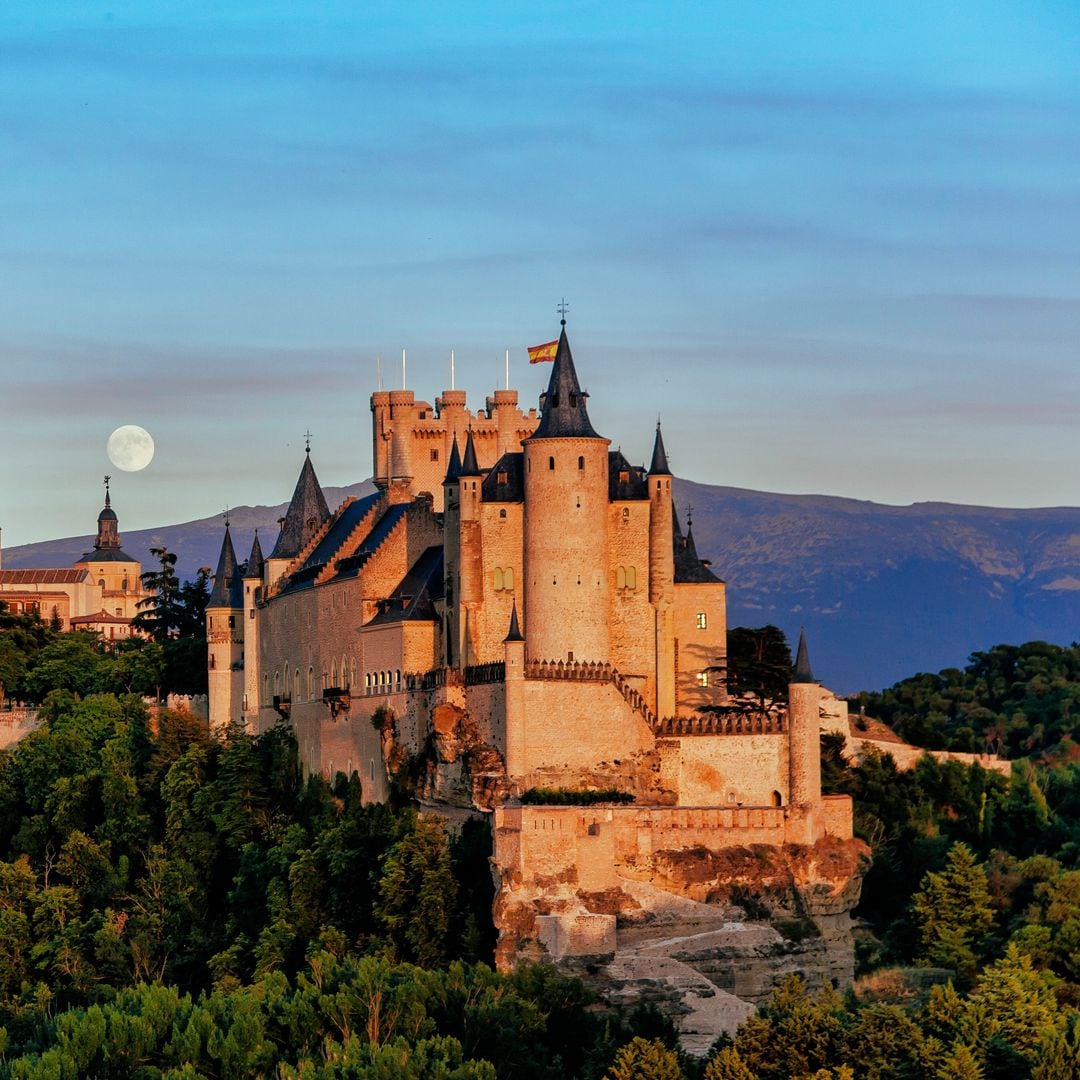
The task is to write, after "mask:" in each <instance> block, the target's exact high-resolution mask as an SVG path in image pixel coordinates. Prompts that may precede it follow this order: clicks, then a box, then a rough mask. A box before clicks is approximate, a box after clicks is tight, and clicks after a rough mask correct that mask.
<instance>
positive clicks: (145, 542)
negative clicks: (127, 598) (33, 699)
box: [4, 479, 1080, 692]
mask: <svg viewBox="0 0 1080 1080" xmlns="http://www.w3.org/2000/svg"><path fill="white" fill-rule="evenodd" d="M373 490H374V485H373V484H372V482H371V481H370V480H368V481H363V482H361V483H358V484H352V485H349V486H347V487H333V488H330V487H328V488H326V489H325V491H326V497H327V502H328V503H329V504H330V506H331V507H336V506H337V505H339V504H340V503H341V501H342V500H343V499H344V498H346V497H347V496H349V495H354V496H362V495H365V494H368V493H370V492H371V491H373ZM674 493H675V500H676V504H677V506H678V507H679V513H680V516H681V517H682V518H683V520H685V517H686V508H687V507H688V506H691V505H692V506H693V529H694V537H695V541H696V544H697V548H698V551H699V553H700V554H701V555H702V556H704V557H706V558H708V559H710V560H711V562H712V568H713V570H714V571H715V572H716V573H717V574H718V575H719V576H720V577H722V578H724V579H725V580H726V581H727V582H728V622H729V625H732V626H736V625H762V624H764V623H767V622H772V623H775V624H777V625H778V626H781V627H782V628H783V629H784V630H785V631H786V632H787V634H788V636H789V639H791V640H794V638H795V637H796V636H797V634H798V631H799V627H800V626H802V625H805V626H806V629H807V636H808V639H809V642H810V648H811V655H812V658H813V661H814V670H815V672H817V673H818V674H819V675H820V676H821V677H822V678H824V680H825V681H826V683H828V684H829V685H830V686H832V687H833V688H835V689H837V690H840V691H842V692H852V691H855V690H859V689H868V688H879V687H882V686H885V685H889V684H891V683H893V682H896V681H898V680H899V679H901V678H904V677H906V676H908V675H912V674H915V673H916V672H917V671H937V670H939V669H941V668H944V667H950V666H959V665H962V664H963V663H964V662H965V661H966V660H967V657H968V655H969V654H970V653H971V652H972V651H975V650H981V649H985V648H989V647H991V646H993V645H996V644H999V643H1001V642H1010V643H1017V644H1018V643H1021V642H1023V641H1028V640H1033V639H1045V640H1048V641H1055V642H1058V643H1060V644H1069V643H1070V642H1072V641H1073V640H1074V639H1075V638H1076V637H1077V636H1078V635H1077V627H1078V626H1080V508H1077V507H1031V508H1003V507H985V506H977V505H968V504H959V503H943V502H936V501H935V502H919V503H911V504H909V505H907V506H896V505H891V504H884V503H875V502H872V501H870V500H863V499H852V498H849V497H846V496H837V495H817V494H802V495H792V494H784V493H778V492H760V491H754V490H752V489H749V488H734V487H724V486H719V485H711V484H701V483H696V482H693V481H689V480H678V479H677V480H676V481H675V487H674ZM286 505H287V504H286V503H279V504H277V505H274V506H253V507H252V506H241V507H236V508H234V509H233V510H231V511H230V520H231V523H232V534H233V540H234V543H235V545H236V550H237V554H238V556H239V557H240V558H243V557H245V556H246V554H247V551H248V550H249V548H250V545H251V541H252V536H253V534H254V531H255V529H256V528H259V529H260V530H261V536H262V541H263V547H264V549H266V545H267V543H268V542H272V537H274V536H275V535H276V532H277V528H278V525H277V521H278V519H279V518H280V517H281V516H282V515H283V514H284V511H285V507H286ZM121 524H122V523H121ZM221 533H222V520H221V515H220V514H214V515H211V516H208V517H205V518H199V519H195V520H193V521H189V522H182V523H179V524H176V525H168V526H160V527H157V528H154V529H142V530H132V531H130V532H122V535H123V542H124V547H125V550H127V551H128V552H129V553H130V554H132V555H133V556H134V557H135V558H140V559H142V561H143V564H144V568H145V567H148V566H149V565H150V563H151V561H152V560H151V556H150V553H149V552H150V548H151V547H160V546H165V547H168V549H169V550H170V551H174V552H176V554H177V556H178V561H177V568H178V571H179V573H180V576H181V577H182V578H184V577H192V576H194V574H195V573H196V572H197V570H198V568H199V567H200V566H210V567H213V566H215V565H216V564H217V557H218V551H219V549H220V545H221ZM92 543H93V536H92V535H90V536H81V537H68V538H65V539H61V540H51V541H43V542H40V543H36V544H27V545H23V546H21V547H16V548H11V549H9V550H7V551H5V552H4V566H5V567H7V568H16V567H30V566H70V565H71V564H72V563H73V562H74V561H75V560H76V559H77V558H78V557H79V556H80V555H81V554H82V553H83V552H84V551H86V550H87V548H88V546H89V545H92Z"/></svg>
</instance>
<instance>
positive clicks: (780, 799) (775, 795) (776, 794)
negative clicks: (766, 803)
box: [772, 791, 784, 806]
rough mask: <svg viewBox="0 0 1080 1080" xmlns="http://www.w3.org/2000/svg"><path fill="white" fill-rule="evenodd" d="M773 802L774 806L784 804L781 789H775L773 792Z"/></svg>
mask: <svg viewBox="0 0 1080 1080" xmlns="http://www.w3.org/2000/svg"><path fill="white" fill-rule="evenodd" d="M772 804H773V806H783V805H784V799H783V796H782V795H781V794H780V792H779V791H774V792H773V793H772Z"/></svg>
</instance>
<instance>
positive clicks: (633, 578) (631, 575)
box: [626, 566, 637, 589]
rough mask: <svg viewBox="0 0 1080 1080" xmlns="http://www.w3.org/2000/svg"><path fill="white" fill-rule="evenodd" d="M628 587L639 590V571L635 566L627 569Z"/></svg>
mask: <svg viewBox="0 0 1080 1080" xmlns="http://www.w3.org/2000/svg"><path fill="white" fill-rule="evenodd" d="M626 587H627V588H628V589H636V588H637V569H636V567H633V566H628V567H627V568H626Z"/></svg>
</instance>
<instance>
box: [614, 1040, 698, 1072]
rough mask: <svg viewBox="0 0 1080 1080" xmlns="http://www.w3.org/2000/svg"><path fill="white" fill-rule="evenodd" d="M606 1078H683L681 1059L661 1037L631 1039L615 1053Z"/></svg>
mask: <svg viewBox="0 0 1080 1080" xmlns="http://www.w3.org/2000/svg"><path fill="white" fill-rule="evenodd" d="M604 1076H605V1080H683V1074H682V1069H680V1068H679V1059H678V1057H677V1056H676V1055H675V1053H674V1051H671V1050H669V1049H668V1048H667V1047H666V1046H665V1045H664V1044H663V1043H662V1042H661V1041H660V1040H659V1039H651V1040H650V1039H643V1038H641V1037H640V1036H638V1037H637V1038H634V1039H631V1040H630V1042H628V1043H627V1044H626V1045H625V1046H624V1047H622V1048H621V1049H620V1050H619V1052H618V1053H617V1054H616V1055H615V1062H614V1064H613V1065H612V1066H611V1068H610V1069H608V1071H607V1072H606V1073H605V1074H604Z"/></svg>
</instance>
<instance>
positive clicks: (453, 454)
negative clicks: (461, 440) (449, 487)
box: [443, 435, 461, 484]
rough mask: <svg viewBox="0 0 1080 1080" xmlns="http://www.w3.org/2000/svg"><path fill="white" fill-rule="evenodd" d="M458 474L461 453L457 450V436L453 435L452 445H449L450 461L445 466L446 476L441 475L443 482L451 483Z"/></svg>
mask: <svg viewBox="0 0 1080 1080" xmlns="http://www.w3.org/2000/svg"><path fill="white" fill-rule="evenodd" d="M460 475H461V454H460V453H459V452H458V445H457V436H456V435H455V436H454V442H453V445H452V446H451V447H450V461H449V462H448V463H447V466H446V476H444V477H443V483H444V484H453V483H454V482H455V481H456V480H457V478H458V477H459V476H460Z"/></svg>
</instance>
